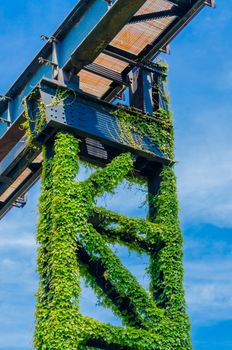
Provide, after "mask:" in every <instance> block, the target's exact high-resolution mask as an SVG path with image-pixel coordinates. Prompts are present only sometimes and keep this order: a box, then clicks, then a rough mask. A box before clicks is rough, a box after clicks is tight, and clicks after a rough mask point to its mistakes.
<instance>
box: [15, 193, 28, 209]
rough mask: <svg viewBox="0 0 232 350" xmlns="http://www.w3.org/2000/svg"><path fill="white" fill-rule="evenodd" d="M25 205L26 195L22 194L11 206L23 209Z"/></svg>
mask: <svg viewBox="0 0 232 350" xmlns="http://www.w3.org/2000/svg"><path fill="white" fill-rule="evenodd" d="M26 204H27V194H24V195H22V196H20V197H18V198H17V199H16V201H15V202H14V203H13V204H12V206H13V207H16V208H23V207H24V206H25V205H26Z"/></svg>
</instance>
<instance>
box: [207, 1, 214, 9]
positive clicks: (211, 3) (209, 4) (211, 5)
mask: <svg viewBox="0 0 232 350" xmlns="http://www.w3.org/2000/svg"><path fill="white" fill-rule="evenodd" d="M205 4H206V5H207V6H210V7H212V8H215V7H216V1H215V0H205Z"/></svg>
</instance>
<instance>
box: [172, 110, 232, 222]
mask: <svg viewBox="0 0 232 350" xmlns="http://www.w3.org/2000/svg"><path fill="white" fill-rule="evenodd" d="M187 123H188V125H184V126H182V128H181V130H178V132H177V158H178V159H180V163H179V164H177V166H176V173H177V179H178V190H179V197H180V205H181V207H182V208H183V220H184V221H185V222H188V221H197V222H206V223H211V224H214V225H218V226H225V227H226V226H229V227H230V226H232V216H231V212H232V196H231V195H230V194H231V193H232V138H231V130H232V109H231V107H230V106H222V107H219V108H218V109H217V110H209V111H208V112H207V113H206V112H204V108H203V110H201V111H199V115H196V113H195V112H194V113H191V112H190V116H189V118H188V120H187ZM187 123H186V124H187ZM184 130H186V132H184Z"/></svg>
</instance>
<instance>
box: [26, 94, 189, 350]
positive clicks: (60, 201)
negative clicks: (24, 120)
mask: <svg viewBox="0 0 232 350" xmlns="http://www.w3.org/2000/svg"><path fill="white" fill-rule="evenodd" d="M162 91H163V90H162V89H161V90H160V91H158V92H159V94H161V92H162ZM65 96H66V95H62V96H58V97H56V98H55V99H54V101H53V102H52V103H59V102H58V101H60V98H61V99H63V98H66V97H65ZM165 101H166V103H167V102H168V100H167V98H166V100H165ZM44 107H45V108H46V106H44V105H43V106H41V107H40V108H41V113H44ZM25 114H27V111H26V110H25ZM114 114H115V116H116V117H117V118H118V121H119V122H118V123H119V126H120V135H121V136H120V138H121V142H122V143H127V144H130V145H131V146H132V147H134V148H138V147H141V148H142V147H143V138H144V137H149V138H150V139H151V140H152V142H153V143H155V144H156V145H158V147H159V149H160V151H161V152H163V154H164V155H165V156H166V157H168V158H169V159H170V160H173V157H174V156H173V153H174V149H173V148H174V146H173V144H174V137H173V126H172V117H171V113H170V111H169V109H167V110H166V109H163V108H160V109H159V110H158V111H156V112H155V113H154V115H153V116H148V115H142V114H141V113H139V112H137V111H134V110H129V109H122V108H120V109H118V110H117V111H116V112H115V113H114ZM40 123H42V122H41V121H40ZM41 125H42V124H41ZM41 125H39V126H37V128H38V130H39V129H40V127H41ZM42 127H43V126H42ZM135 133H137V136H136V137H137V138H136V137H134V134H135ZM32 137H33V135H32ZM79 148H80V140H78V139H77V138H76V137H75V136H74V135H72V134H69V133H62V132H60V133H58V134H57V135H56V138H55V141H54V145H50V146H44V149H43V157H44V162H43V174H42V188H41V195H40V200H39V212H40V219H39V223H38V232H37V241H38V243H39V248H38V272H39V275H40V284H39V290H38V293H37V309H36V319H37V322H36V329H35V336H34V345H35V348H36V349H38V350H65V349H67V350H75V349H93V348H95V349H96V348H99V349H113V350H119V349H121V350H123V349H125V350H129V349H135V350H191V345H190V337H189V320H188V317H187V315H186V310H185V297H184V289H183V264H182V243H183V239H182V234H181V231H180V228H179V226H180V225H179V219H178V200H177V194H176V179H175V175H174V171H173V166H172V165H171V163H170V165H168V166H164V167H163V169H162V171H161V173H160V177H161V179H162V181H161V184H160V187H159V190H158V192H157V193H153V194H151V193H149V196H148V201H149V206H150V215H148V217H147V219H146V220H143V219H139V218H128V217H126V216H124V215H120V214H118V213H114V212H112V211H109V210H106V209H105V208H100V207H96V200H97V197H99V196H102V195H103V194H104V193H105V192H112V191H113V190H114V189H115V187H116V186H117V185H118V184H120V183H121V182H122V180H123V179H124V178H125V177H126V176H128V174H130V173H133V167H134V160H133V159H134V158H133V156H132V154H130V153H122V154H120V155H119V156H117V157H116V158H114V159H113V160H112V161H111V163H109V164H108V165H107V166H105V167H104V168H103V169H99V170H96V171H95V172H94V173H93V174H92V175H90V177H89V178H88V179H87V180H84V181H81V182H77V181H76V176H77V173H78V169H79V158H78V157H79ZM153 209H154V210H153ZM153 212H155V215H151V213H153ZM110 243H119V244H121V245H126V246H127V247H128V248H129V249H133V250H136V251H137V252H139V253H141V252H145V253H146V254H148V255H149V256H150V264H149V267H148V273H149V275H150V281H151V283H150V290H149V291H146V290H145V289H144V288H143V287H142V286H141V285H140V284H139V283H138V281H137V280H136V278H135V277H134V276H133V275H132V274H131V273H130V272H129V271H128V270H127V269H126V268H125V266H123V264H122V263H121V261H120V259H119V258H118V257H117V256H116V255H115V254H114V253H113V251H112V250H111V249H110ZM81 276H83V277H84V278H85V279H86V283H87V284H88V285H90V286H91V287H92V288H93V289H94V291H95V293H96V295H97V296H98V298H99V300H100V301H101V303H102V305H104V306H105V307H110V308H112V310H113V312H114V313H115V314H116V315H117V316H119V317H121V319H122V320H123V323H124V327H115V326H112V325H109V324H107V325H106V324H103V323H101V322H99V321H95V320H93V319H91V318H89V317H85V316H83V315H82V314H81V313H80V310H79V297H80V293H81V288H80V277H81Z"/></svg>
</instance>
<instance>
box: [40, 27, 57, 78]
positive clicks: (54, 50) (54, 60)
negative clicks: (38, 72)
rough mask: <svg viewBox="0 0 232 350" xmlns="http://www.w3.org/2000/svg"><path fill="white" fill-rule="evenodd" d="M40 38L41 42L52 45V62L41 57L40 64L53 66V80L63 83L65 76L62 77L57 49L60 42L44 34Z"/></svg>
mask: <svg viewBox="0 0 232 350" xmlns="http://www.w3.org/2000/svg"><path fill="white" fill-rule="evenodd" d="M40 38H41V40H43V41H47V42H49V43H50V44H51V45H52V61H49V60H45V59H43V58H42V57H40V58H39V62H40V63H41V64H46V65H49V66H52V79H54V80H59V81H61V82H63V75H60V73H61V70H60V68H59V63H58V55H57V48H56V45H57V43H58V40H57V39H56V38H55V37H54V36H51V37H48V36H46V35H44V34H42V35H41V36H40Z"/></svg>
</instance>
